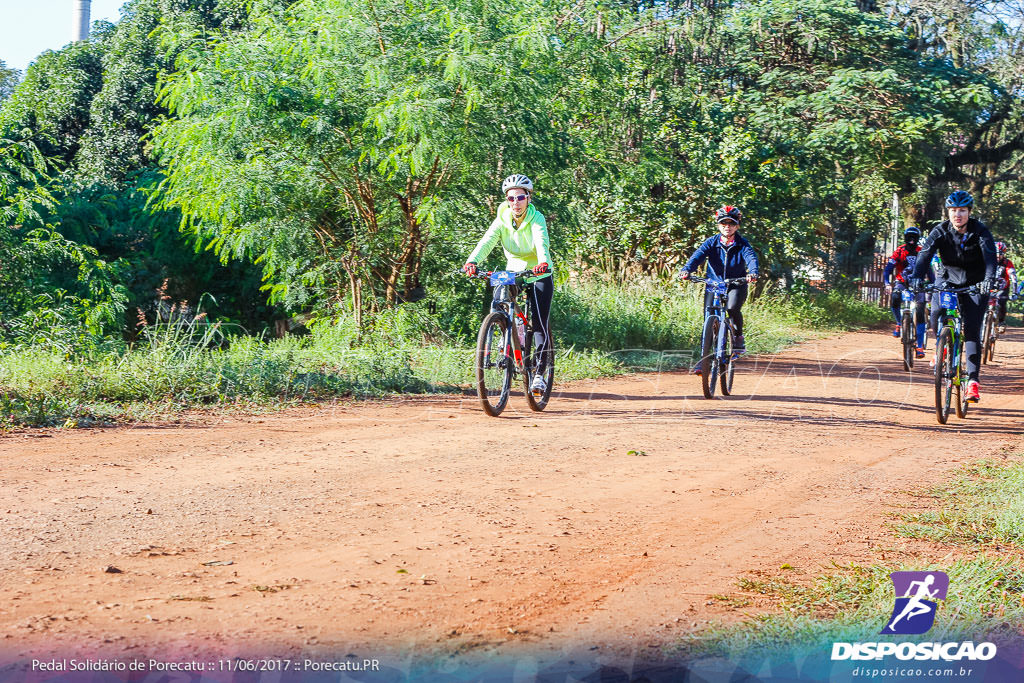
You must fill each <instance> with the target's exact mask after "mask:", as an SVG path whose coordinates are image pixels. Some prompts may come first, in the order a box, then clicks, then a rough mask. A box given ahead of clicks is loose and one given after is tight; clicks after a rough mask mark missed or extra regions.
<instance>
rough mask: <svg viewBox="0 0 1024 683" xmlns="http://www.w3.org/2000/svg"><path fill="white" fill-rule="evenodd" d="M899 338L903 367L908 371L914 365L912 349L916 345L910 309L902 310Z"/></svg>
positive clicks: (913, 349)
mask: <svg viewBox="0 0 1024 683" xmlns="http://www.w3.org/2000/svg"><path fill="white" fill-rule="evenodd" d="M900 339H901V340H902V342H903V369H904V370H906V371H907V372H910V371H911V369H913V367H914V351H915V348H916V346H917V337H916V335H915V330H914V320H913V316H911V315H910V311H903V319H902V320H901V321H900Z"/></svg>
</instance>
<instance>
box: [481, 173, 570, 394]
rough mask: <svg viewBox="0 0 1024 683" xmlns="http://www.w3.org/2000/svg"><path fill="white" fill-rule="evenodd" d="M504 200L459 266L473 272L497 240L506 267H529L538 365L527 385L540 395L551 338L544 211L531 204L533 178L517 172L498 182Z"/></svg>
mask: <svg viewBox="0 0 1024 683" xmlns="http://www.w3.org/2000/svg"><path fill="white" fill-rule="evenodd" d="M501 191H502V193H503V194H504V195H505V201H504V202H503V203H502V204H501V206H500V207H498V215H497V216H496V217H495V218H494V220H493V221H492V222H491V225H490V227H489V228H487V231H486V232H485V233H484V236H483V237H481V238H480V241H479V242H478V243H477V245H476V248H475V249H473V253H472V254H470V255H469V258H468V259H466V265H464V266H462V270H463V271H465V273H466V274H467V275H476V271H477V263H478V262H479V261H480V259H483V258H487V255H488V254H490V253H491V250H492V249H494V247H496V246H497V245H498V244H499V243H501V246H502V248H503V249H504V251H505V260H506V265H505V269H506V270H515V271H520V270H532V271H533V273H534V277H532V278H530V279H529V280H528V287H527V296H528V297H529V298H530V310H531V311H532V313H531V318H532V319H531V320H530V327H531V328H532V329H534V330H540V332H539V333H537V332H535V333H534V340H535V345H536V349H537V358H539V359H541V360H540V363H541V364H540V365H539V366H538V368H537V372H536V374H535V376H534V378H533V384H532V386H531V387H530V389H531V390H532V391H533V393H534V394H536V395H540V394H543V393H544V392H545V391H546V390H547V386H546V385H545V383H544V373H545V372H546V370H547V367H546V360H547V354H546V353H545V351H547V348H548V342H549V340H550V339H551V337H550V329H549V327H548V321H549V320H550V317H551V299H552V297H553V296H554V293H555V288H554V283H553V282H552V279H551V256H550V247H549V245H550V241H549V239H548V224H547V221H546V220H545V218H544V214H542V213H541V212H540V211H538V210H537V209H536V207H534V206H533V202H532V201H531V195H532V194H533V181H532V180H530V179H529V178H528V177H526V176H525V175H523V174H521V173H513V174H512V175H510V176H509V177H507V178H505V180H504V182H502V183H501Z"/></svg>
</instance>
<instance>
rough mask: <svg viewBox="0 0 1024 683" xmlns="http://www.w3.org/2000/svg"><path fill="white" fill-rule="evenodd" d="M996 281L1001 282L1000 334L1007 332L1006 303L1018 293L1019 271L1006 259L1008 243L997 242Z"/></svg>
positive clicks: (998, 313)
mask: <svg viewBox="0 0 1024 683" xmlns="http://www.w3.org/2000/svg"><path fill="white" fill-rule="evenodd" d="M996 280H998V282H999V304H998V309H997V316H998V323H999V334H1002V333H1003V332H1006V303H1007V302H1008V301H1009V300H1010V295H1011V294H1012V293H1013V292H1016V291H1017V269H1016V268H1014V266H1013V261H1011V260H1010V259H1008V258H1006V243H1005V242H996Z"/></svg>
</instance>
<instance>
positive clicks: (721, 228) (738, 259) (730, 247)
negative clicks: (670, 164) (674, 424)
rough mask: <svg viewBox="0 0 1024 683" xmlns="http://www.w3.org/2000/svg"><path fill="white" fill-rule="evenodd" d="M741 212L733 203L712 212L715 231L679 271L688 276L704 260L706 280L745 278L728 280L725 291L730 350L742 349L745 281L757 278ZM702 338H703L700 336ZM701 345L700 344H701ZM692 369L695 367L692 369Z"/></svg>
mask: <svg viewBox="0 0 1024 683" xmlns="http://www.w3.org/2000/svg"><path fill="white" fill-rule="evenodd" d="M742 220H743V214H742V213H741V212H740V210H739V209H738V208H736V207H735V206H728V205H727V206H723V207H722V208H720V209H718V211H716V212H715V222H716V223H717V224H718V234H717V235H714V236H713V237H710V238H708V239H707V240H705V241H704V243H703V244H701V245H700V246H699V247H697V251H695V252H694V253H693V256H691V257H690V259H689V260H688V261H687V262H686V265H684V266H683V268H682V270H680V272H679V279H680V280H688V279H690V273H691V272H693V270H694V269H695V268H699V267H700V265H701V264H702V263H704V262H705V261H707V263H708V267H707V278H708V279H709V280H730V279H733V278H742V277H745V278H746V279H747V282H746V283H742V284H738V285H737V284H731V285H729V289H728V291H727V293H726V305H725V307H726V309H727V310H728V311H729V317H730V318H731V319H732V322H733V325H734V326H735V328H736V338H735V339H734V340H733V353H736V354H742V353H746V351H747V349H746V343H745V341H744V339H743V313H742V312H741V309H742V308H743V302H744V301H746V300H747V283H750V282H754V281H755V280H757V271H758V263H757V252H756V251H754V248H753V247H752V246H750V242H748V241H747V240H746V239H744V238H743V237H742V236H741V235H740V234H739V232H738V231H739V228H740V221H742ZM711 299H712V294H711V292H710V290H707V289H705V292H704V309H705V310H707V308H708V306H710V305H711ZM702 342H703V340H702ZM701 348H703V346H701ZM695 373H696V370H695Z"/></svg>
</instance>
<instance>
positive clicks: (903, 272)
mask: <svg viewBox="0 0 1024 683" xmlns="http://www.w3.org/2000/svg"><path fill="white" fill-rule="evenodd" d="M920 239H921V228H918V227H917V226H914V225H911V226H910V227H908V228H907V229H906V230H904V231H903V244H902V245H900V246H899V247H898V248H897V249H896V251H894V252H893V253H892V256H890V257H889V260H888V261H887V262H886V264H885V270H884V271H883V273H882V279H883V280H884V281H885V284H887V285H889V286H890V287H891V288H892V298H891V300H890V308H891V309H892V317H893V318H894V319H895V320H896V329H895V330H893V333H892V336H894V337H899V336H900V306H901V305H902V303H903V297H905V296H906V297H913V298H914V300H915V302H916V304H917V329H916V330H915V333H916V335H917V350H916V355H917V357H918V358H924V334H925V328H926V327H927V326H928V324H927V322H926V321H925V311H924V303H925V293H924V292H917V293H916V294H915V293H912V292H909V291H907V280H908V279H909V278H910V275H911V273H913V272H914V266H915V265H916V264H917V254H918V252H919V251H921V245H919V244H918V242H919V241H920Z"/></svg>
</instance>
